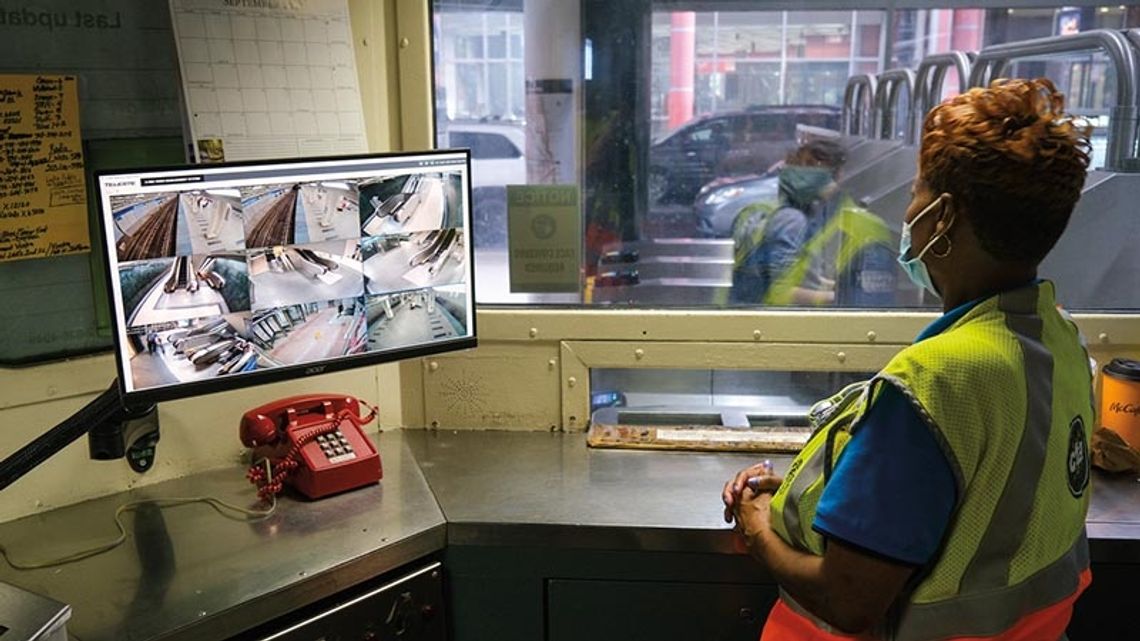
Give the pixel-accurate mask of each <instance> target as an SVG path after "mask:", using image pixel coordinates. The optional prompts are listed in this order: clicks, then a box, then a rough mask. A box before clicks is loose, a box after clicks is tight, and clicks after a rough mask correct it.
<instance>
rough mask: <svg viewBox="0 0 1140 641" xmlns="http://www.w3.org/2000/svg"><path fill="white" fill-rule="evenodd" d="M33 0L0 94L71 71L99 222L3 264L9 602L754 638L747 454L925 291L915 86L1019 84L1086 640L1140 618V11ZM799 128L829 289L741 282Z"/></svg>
mask: <svg viewBox="0 0 1140 641" xmlns="http://www.w3.org/2000/svg"><path fill="white" fill-rule="evenodd" d="M40 4H41V5H43V9H42V11H35V12H33V11H31V10H26V11H25V10H18V9H14V8H13V9H11V10H8V9H5V10H3V11H0V31H3V32H4V33H6V34H9V35H10V37H6V39H5V43H6V44H5V45H3V47H2V48H3V50H4V51H5V53H6V55H5V56H4V57H3V61H0V69H3V72H2V73H0V102H2V101H3V100H2V98H3V96H5V95H8V94H7V93H6V87H5V84H7V83H11V82H15V80H12V79H13V78H18V77H19V76H20V75H27V74H35V75H37V76H43V77H49V76H52V77H54V76H62V77H75V78H77V82H76V86H77V92H76V95H77V100H78V105H79V112H78V115H79V118H78V123H79V131H80V134H81V137H82V158H83V172H84V174H85V178H84V180H85V189H86V191H85V193H86V200H85V202H86V212H87V216H86V220H84V221H81V222H84V223H85V224H86V226H87V229H88V233H89V241H90V242H89V245H90V251H87V252H75V253H70V254H66V255H54V256H50V257H40V258H26V259H21V260H2V258H3V256H0V294H3V295H4V296H5V297H6V299H7V300H9V301H10V304H9V305H7V306H4V307H3V309H0V319H2V321H0V327H2V328H3V332H2V333H3V336H0V419H3V422H4V425H5V429H4V431H3V433H4V436H3V437H0V459H2V460H0V491H2V492H3V494H2V496H3V497H4V498H3V500H0V556H2V557H3V559H2V560H0V637H3V638H5V639H6V638H7V637H6V636H4V630H5V627H4V626H7V627H8V628H11V629H13V630H15V631H17V632H19V631H22V630H25V629H27V630H32V632H28V633H27V638H29V639H33V638H35V639H41V638H42V639H56V638H58V639H66V638H73V639H82V641H93V640H94V641H102V640H108V641H109V640H112V639H127V638H129V639H140V640H155V641H157V640H160V639H161V640H163V641H174V640H183V639H195V640H210V639H219V640H220V639H251V640H252V639H298V640H300V639H315V638H328V639H334V638H345V639H347V638H365V639H367V638H379V639H388V638H393V639H394V638H413V639H433V640H435V639H453V640H456V641H469V640H482V639H496V640H505V639H511V640H513V639H518V640H520V641H522V640H531V639H551V640H556V639H559V640H560V639H567V640H569V639H586V638H588V639H598V640H601V641H605V640H608V639H614V640H616V639H630V638H649V637H650V636H653V637H657V638H664V639H681V638H685V639H689V638H709V639H741V640H744V639H756V638H758V637H759V635H760V631H761V629H762V627H763V625H764V622H765V620H766V617H767V615H768V612H769V610H770V609H771V607H772V604H773V603H774V602H775V600H776V598H777V596H778V594H779V592H778V588H777V585H776V583H775V580H774V579H773V577H772V576H771V575H770V574H769V572H768V570H767V569H766V568H764V567H763V566H761V565H760V564H757V563H755V562H753V561H751V560H750V559H749V558H748V557H747V551H746V550H745V549H744V547H743V545H742V542H741V539H740V538H739V536H738V535H737V534H736V533H735V532H734V531H733V529H732V527H731V526H730V525H727V524H725V522H724V520H723V518H722V513H723V505H722V504H721V500H720V495H721V490H722V486H723V484H724V482H725V481H726V480H728V479H729V478H730V477H732V475H734V474H735V473H736V472H737V471H739V470H740V469H742V468H743V467H745V466H747V465H750V464H752V463H755V462H757V461H758V460H762V459H770V460H771V462H772V463H773V465H774V468H775V470H776V472H778V473H785V472H787V471H788V468H789V466H790V465H791V463H792V460H793V457H794V455H795V454H796V453H797V452H798V451H799V450H800V448H802V447H803V445H804V443H805V442H806V441H807V439H808V438H809V437H810V436H811V434H812V430H813V428H812V421H811V413H812V408H813V406H814V405H815V403H816V402H817V401H819V400H820V399H825V398H828V397H830V396H831V395H832V394H835V393H836V392H837V391H839V390H841V389H843V388H845V387H846V386H848V385H850V384H852V383H855V382H858V381H863V380H866V379H868V378H869V377H871V376H873V375H874V373H875V372H877V371H878V370H879V369H880V368H882V367H883V366H884V365H885V364H886V363H887V362H888V361H889V360H890V358H891V357H892V356H893V355H895V354H896V353H898V352H899V351H900V350H901V349H903V348H904V347H906V346H907V345H909V344H911V342H912V341H914V339H915V336H917V335H918V334H919V332H921V331H922V330H923V328H924V327H926V326H927V325H928V324H929V323H931V322H932V321H933V320H934V319H936V318H937V317H938V315H939V312H940V311H941V304H940V301H939V300H938V299H937V297H935V296H933V295H931V294H930V293H929V292H926V291H924V290H923V289H922V288H921V287H918V286H916V285H915V284H913V283H912V282H911V281H910V280H908V279H907V277H906V274H905V273H904V271H903V270H902V269H901V268H900V267H899V266H898V263H897V262H896V257H897V254H898V247H899V242H900V232H901V230H902V227H903V217H904V214H905V213H906V210H907V207H908V205H909V203H910V201H911V197H912V194H911V189H912V186H913V184H914V181H915V178H916V175H917V172H918V155H919V154H918V152H919V145H920V143H921V134H922V127H923V123H924V117H925V116H926V114H928V113H929V112H930V111H931V110H932V109H933V108H934V107H935V106H936V105H938V104H939V103H940V102H942V101H943V100H945V99H947V98H950V97H953V96H955V95H958V94H961V93H964V92H966V91H969V90H970V89H971V88H974V87H985V86H988V85H989V84H990V83H991V82H993V81H995V80H997V79H1001V78H1037V77H1044V78H1048V79H1049V80H1051V81H1052V82H1053V83H1054V84H1055V85H1056V86H1057V88H1058V90H1059V91H1060V92H1061V93H1063V94H1064V95H1065V97H1066V101H1067V109H1068V110H1069V111H1070V112H1071V113H1072V114H1073V115H1074V116H1075V117H1078V118H1080V119H1081V120H1082V123H1084V124H1085V125H1087V126H1088V127H1089V131H1090V132H1091V137H1090V150H1089V152H1090V158H1091V163H1090V168H1089V172H1088V175H1087V178H1086V180H1085V183H1084V186H1083V188H1082V191H1081V197H1080V200H1079V201H1078V203H1077V206H1076V209H1075V211H1074V213H1073V215H1072V218H1071V220H1070V222H1069V224H1068V227H1067V229H1066V231H1065V233H1064V234H1063V236H1062V237H1061V239H1060V241H1059V242H1058V244H1057V245H1056V247H1055V248H1054V249H1053V250H1052V252H1051V253H1050V254H1049V256H1048V258H1047V259H1046V261H1045V262H1044V263H1043V264H1042V265H1041V269H1040V277H1041V278H1043V279H1047V280H1049V281H1052V282H1053V283H1054V284H1055V286H1056V290H1057V292H1058V302H1059V303H1060V304H1061V305H1062V306H1063V307H1064V308H1065V309H1066V310H1067V312H1069V313H1071V314H1072V317H1073V320H1074V322H1075V323H1076V325H1077V327H1078V328H1079V329H1080V330H1081V332H1082V334H1083V335H1084V337H1085V338H1086V339H1087V342H1088V345H1087V349H1088V353H1089V356H1090V358H1091V360H1092V361H1093V362H1094V366H1095V368H1096V375H1095V379H1096V389H1095V390H1094V391H1093V394H1094V398H1095V404H1096V406H1097V408H1098V410H1101V411H1100V415H1099V416H1098V419H1097V425H1096V426H1093V427H1094V428H1106V429H1107V431H1108V432H1111V433H1112V434H1114V435H1116V437H1117V440H1115V441H1113V445H1112V447H1113V448H1115V449H1112V451H1111V452H1109V451H1108V450H1104V452H1102V458H1101V459H1099V460H1098V461H1097V462H1099V463H1101V464H1102V466H1103V467H1109V468H1113V469H1115V470H1117V471H1107V470H1105V469H1098V470H1094V473H1093V476H1092V482H1091V490H1090V492H1091V499H1090V508H1089V510H1090V511H1089V515H1088V518H1087V530H1088V536H1089V540H1090V551H1091V564H1092V572H1093V577H1094V579H1093V583H1092V586H1091V587H1090V588H1089V589H1088V590H1087V591H1086V592H1085V593H1084V595H1083V596H1082V597H1081V599H1080V600H1078V601H1077V604H1076V606H1075V611H1074V616H1073V619H1072V621H1071V623H1070V625H1069V628H1068V636H1069V638H1070V639H1072V640H1073V641H1081V640H1084V639H1127V638H1133V637H1134V636H1135V632H1134V628H1135V625H1134V623H1133V622H1132V621H1131V619H1130V617H1128V616H1127V613H1128V607H1129V605H1130V601H1129V599H1130V596H1129V595H1130V594H1131V592H1130V590H1131V587H1130V586H1131V585H1132V584H1133V583H1134V582H1135V576H1136V572H1137V571H1138V570H1140V486H1138V485H1137V483H1136V480H1137V479H1138V478H1140V422H1136V421H1132V422H1129V421H1130V420H1132V419H1135V417H1136V415H1137V412H1135V411H1131V409H1128V408H1133V409H1134V408H1135V407H1140V390H1138V389H1136V388H1137V387H1140V383H1136V382H1135V381H1137V380H1140V374H1137V373H1136V372H1140V366H1136V368H1135V369H1132V367H1133V366H1132V365H1131V364H1129V361H1128V360H1127V359H1140V323H1137V309H1138V307H1140V304H1138V302H1140V278H1138V277H1137V275H1138V274H1140V255H1138V254H1137V253H1136V252H1135V251H1133V250H1132V247H1133V245H1134V244H1135V240H1136V239H1137V237H1138V235H1140V226H1138V225H1140V223H1138V222H1137V221H1138V220H1140V219H1137V217H1136V215H1135V207H1134V206H1133V203H1134V202H1135V201H1136V199H1137V197H1140V5H1131V4H1127V5H1108V4H1104V3H1103V2H1096V1H1089V2H1084V1H1083V0H1078V1H1077V2H1076V3H1075V4H1072V3H1070V4H1064V5H1061V4H1059V3H1057V2H1049V1H1048V0H1042V1H1041V2H1036V3H1033V2H1030V3H1025V2H1010V1H1004V2H1003V1H1001V0H984V1H980V2H979V1H973V2H968V3H964V2H963V3H959V2H954V1H951V0H939V1H938V2H934V3H930V2H921V3H898V2H889V3H887V2H874V1H873V0H860V2H857V3H855V4H854V5H852V4H850V3H847V4H844V3H827V2H823V3H820V2H814V1H811V2H809V1H808V0H789V1H787V2H779V3H748V2H736V1H734V0H727V1H724V0H718V1H708V2H706V1H704V0H691V1H687V2H679V1H673V0H621V1H619V2H612V1H611V2H601V1H596V0H580V1H578V2H565V1H563V0H533V1H532V0H526V1H525V2H524V1H523V0H503V1H495V2H490V1H487V2H483V1H478V2H467V1H460V0H416V1H414V2H404V1H403V0H400V1H398V2H397V1H396V0H383V1H381V2H372V1H368V0H344V1H341V0H320V1H317V2H306V3H229V2H227V3H221V4H223V5H224V6H221V7H215V6H212V5H211V6H207V5H208V4H209V3H204V2H197V1H196V0H172V1H171V2H170V3H162V4H161V6H154V7H152V6H150V5H149V4H148V5H147V6H145V7H144V6H142V5H141V4H140V3H138V2H134V1H131V0H106V1H105V2H103V3H100V5H99V7H98V8H90V9H83V10H77V9H76V8H75V7H74V6H72V4H73V3H66V2H63V1H62V0H49V1H46V2H42V3H40ZM44 122H47V121H46V120H45V121H44ZM45 126H46V125H45ZM5 136H6V134H4V129H3V126H0V146H3V145H5V144H6V140H7V139H6V137H5ZM817 143H822V144H825V145H826V146H827V147H828V148H829V149H836V150H838V151H837V152H836V156H835V157H834V158H833V159H832V161H831V164H830V165H829V166H828V171H829V172H830V182H829V185H831V187H829V189H830V188H832V187H833V188H834V190H835V191H834V192H828V193H829V194H831V193H834V194H837V195H836V196H835V198H834V202H835V203H837V204H835V205H834V206H830V205H829V208H828V209H826V210H824V209H821V210H820V213H819V215H818V217H817V218H816V219H814V220H815V222H814V223H812V225H814V226H813V227H811V228H810V229H809V230H808V231H807V232H805V234H806V238H805V242H803V243H801V246H800V247H799V248H798V249H797V254H796V256H795V260H796V261H797V262H796V264H797V265H799V267H801V268H802V270H803V271H804V273H806V274H807V275H808V277H807V278H808V281H806V282H810V286H808V287H805V288H799V289H809V290H811V292H810V295H808V294H803V293H802V292H799V291H798V290H795V291H792V290H788V291H785V290H781V289H779V288H777V287H774V286H773V287H766V289H756V288H755V287H753V286H752V285H750V284H749V283H748V282H746V281H745V280H742V277H741V273H742V268H743V267H744V260H745V258H744V257H746V256H747V255H748V254H747V252H748V251H750V248H751V246H750V245H749V244H748V243H749V242H750V240H749V238H750V236H749V234H750V233H751V232H754V231H755V230H756V229H757V225H761V226H762V225H763V224H764V223H763V221H765V220H766V218H765V217H766V216H767V215H769V214H771V213H772V211H773V210H774V209H775V208H776V207H779V206H780V205H779V204H780V203H781V202H784V200H781V199H786V198H787V193H788V192H787V189H788V182H787V175H788V174H787V172H786V170H787V169H789V168H794V167H795V166H797V165H796V163H797V162H798V161H797V160H795V159H796V158H797V157H798V156H797V154H798V153H800V152H802V150H804V149H806V148H808V147H809V146H811V145H813V144H817ZM19 162H21V161H20V160H19V158H18V157H16V156H12V155H7V156H4V155H0V174H4V170H5V168H9V167H11V166H14V165H15V164H17V163H19ZM46 163H47V161H45V164H46ZM5 175H7V174H5ZM54 186H58V185H54ZM45 189H46V187H45ZM0 191H2V190H0ZM829 198H830V196H829ZM7 202H8V201H7V200H5V196H4V195H3V194H0V254H2V250H3V246H4V244H5V243H6V242H7V240H6V239H7V238H8V236H5V234H6V233H7V231H6V230H7V229H8V228H7V227H5V226H4V225H5V224H6V221H7V220H8V217H5V216H3V215H2V214H3V213H4V212H5V207H6V205H5V203H7ZM72 222H76V223H78V222H80V221H72ZM1110 363H1113V366H1112V367H1111V368H1109V369H1107V370H1106V369H1104V368H1105V366H1108V365H1109V364H1110ZM1109 406H1112V407H1116V408H1117V410H1118V411H1116V412H1115V413H1112V412H1108V411H1105V410H1104V408H1106V407H1109ZM1133 423H1135V424H1133ZM883 500H888V497H884V499H883ZM8 603H13V604H19V606H18V607H16V606H12V607H13V608H14V609H13V611H12V612H9V611H8V610H7V609H5V608H9V606H8V605H6V604H8ZM18 617H19V622H20V625H23V626H24V627H18V626H17V625H16V624H15V623H9V621H17V618H18ZM37 617H38V618H37ZM35 622H38V623H35ZM65 629H66V632H64V630H65ZM61 633H62V634H65V635H68V636H50V635H52V634H56V635H59V634H61ZM34 634H39V635H40V636H33V635H34Z"/></svg>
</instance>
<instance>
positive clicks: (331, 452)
mask: <svg viewBox="0 0 1140 641" xmlns="http://www.w3.org/2000/svg"><path fill="white" fill-rule="evenodd" d="M317 443H318V444H319V445H320V446H321V452H323V453H324V455H325V457H327V458H328V460H329V463H341V462H344V461H351V460H352V459H354V458H356V452H355V451H354V450H353V449H352V445H351V444H350V443H349V442H348V438H346V437H345V435H344V434H343V433H342V432H341V431H340V430H337V431H335V432H330V433H328V434H322V435H320V436H318V437H317Z"/></svg>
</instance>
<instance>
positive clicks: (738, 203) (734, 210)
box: [693, 171, 780, 238]
mask: <svg viewBox="0 0 1140 641" xmlns="http://www.w3.org/2000/svg"><path fill="white" fill-rule="evenodd" d="M779 187H780V177H779V175H777V173H776V172H775V171H771V172H768V173H765V174H763V175H759V176H757V175H755V174H748V175H744V176H735V177H731V178H720V179H717V180H714V181H713V182H711V183H709V184H707V185H705V186H704V187H702V188H701V190H700V192H698V193H697V197H696V200H695V201H694V202H693V210H694V211H695V212H696V215H697V233H698V234H700V235H701V236H704V237H707V238H729V237H731V236H732V222H733V221H734V220H736V216H737V214H739V213H740V211H741V210H742V209H744V208H745V207H747V206H748V205H751V204H753V203H760V202H769V201H770V202H775V201H776V200H777V198H778V197H779Z"/></svg>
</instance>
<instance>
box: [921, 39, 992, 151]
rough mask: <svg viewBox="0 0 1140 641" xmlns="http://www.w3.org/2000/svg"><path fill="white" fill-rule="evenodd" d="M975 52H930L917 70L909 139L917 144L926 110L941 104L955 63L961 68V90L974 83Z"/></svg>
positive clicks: (962, 91)
mask: <svg viewBox="0 0 1140 641" xmlns="http://www.w3.org/2000/svg"><path fill="white" fill-rule="evenodd" d="M975 55H976V54H974V53H973V52H964V51H949V52H946V53H936V54H932V55H929V56H926V57H925V58H923V59H922V62H920V63H919V64H918V70H917V71H916V72H915V79H914V94H912V95H911V104H910V113H908V114H907V128H906V142H907V144H908V145H913V144H915V143H916V142H917V141H918V140H919V137H920V135H919V134H920V131H921V129H922V122H923V119H924V118H925V117H926V113H927V112H928V111H930V110H931V109H933V108H934V105H936V104H938V102H939V98H940V97H941V96H942V85H943V84H944V83H945V82H946V72H947V71H949V70H950V68H951V67H953V68H954V69H956V70H957V71H958V93H965V92H966V89H968V88H969V86H970V72H971V71H972V69H973V66H974V56H975Z"/></svg>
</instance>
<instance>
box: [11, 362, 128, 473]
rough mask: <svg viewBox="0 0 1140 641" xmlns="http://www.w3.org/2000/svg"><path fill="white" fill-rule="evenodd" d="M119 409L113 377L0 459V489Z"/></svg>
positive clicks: (116, 383)
mask: <svg viewBox="0 0 1140 641" xmlns="http://www.w3.org/2000/svg"><path fill="white" fill-rule="evenodd" d="M122 411H123V405H122V402H121V401H120V399H119V387H118V382H117V381H116V382H114V383H112V384H111V387H110V388H108V389H107V390H106V391H105V392H103V393H102V394H100V395H99V396H96V397H95V398H94V400H92V401H91V402H90V403H88V404H87V405H85V406H83V408H82V409H80V410H79V411H78V412H76V413H75V414H72V415H71V416H69V417H67V418H66V419H64V420H63V421H62V422H61V423H60V424H59V425H56V426H55V427H53V428H52V429H50V430H48V431H47V432H44V433H43V434H42V435H40V436H39V437H38V438H36V439H35V440H34V441H32V442H31V443H28V444H27V445H25V446H24V447H22V448H20V449H19V450H18V451H17V452H16V453H14V454H12V455H11V456H9V457H8V458H6V459H4V460H3V461H0V491H3V490H4V488H6V487H8V486H9V485H11V484H12V483H15V482H16V481H17V480H18V479H19V478H20V477H22V476H24V475H25V474H27V473H28V472H30V471H32V470H33V469H35V468H36V466H38V465H39V464H41V463H43V462H44V461H46V460H47V459H49V458H50V457H52V456H54V455H55V454H56V453H57V452H59V451H60V450H62V449H63V448H65V447H67V446H68V445H71V444H72V443H73V442H74V441H75V440H76V439H78V438H79V437H80V436H83V435H84V434H86V433H87V432H88V431H89V430H90V429H91V428H92V427H95V426H96V425H100V424H103V423H106V422H107V421H109V420H111V419H113V418H114V417H115V416H116V415H119V414H120V413H121V412H122Z"/></svg>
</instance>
